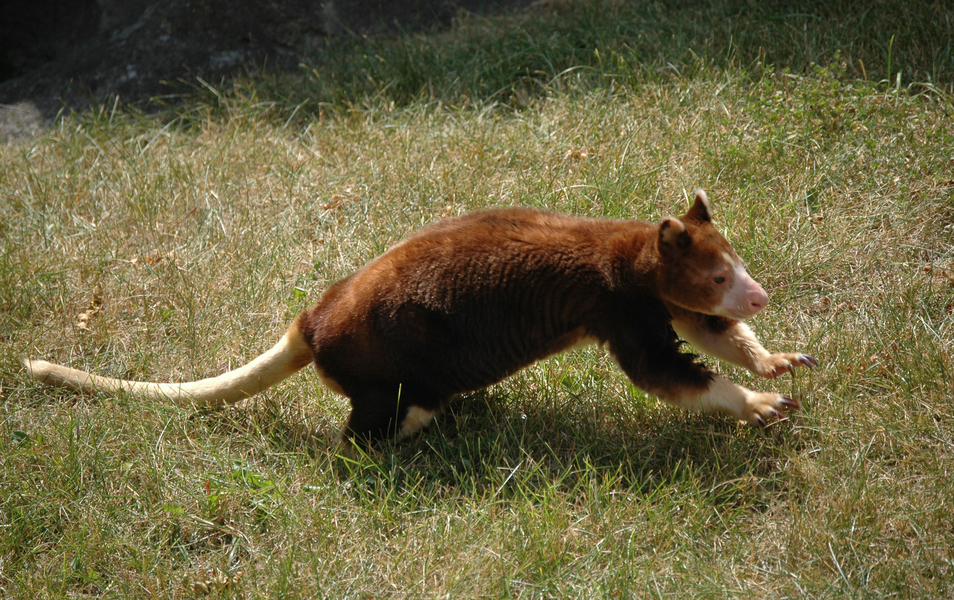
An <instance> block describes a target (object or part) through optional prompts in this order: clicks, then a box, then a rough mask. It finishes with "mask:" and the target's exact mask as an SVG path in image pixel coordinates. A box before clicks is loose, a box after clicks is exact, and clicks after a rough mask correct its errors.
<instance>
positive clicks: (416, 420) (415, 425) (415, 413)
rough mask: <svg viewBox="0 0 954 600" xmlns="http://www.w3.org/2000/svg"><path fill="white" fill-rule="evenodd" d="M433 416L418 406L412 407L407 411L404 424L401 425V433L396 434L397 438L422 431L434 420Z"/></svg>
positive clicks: (432, 413)
mask: <svg viewBox="0 0 954 600" xmlns="http://www.w3.org/2000/svg"><path fill="white" fill-rule="evenodd" d="M434 414H435V413H434V412H433V411H429V410H426V409H423V408H421V407H420V406H412V407H411V408H409V409H408V411H407V416H406V417H404V422H403V423H401V431H399V432H398V437H399V438H402V437H407V436H409V435H411V434H412V433H415V432H417V431H420V430H421V429H424V428H425V427H427V426H428V425H430V423H431V421H433V420H434Z"/></svg>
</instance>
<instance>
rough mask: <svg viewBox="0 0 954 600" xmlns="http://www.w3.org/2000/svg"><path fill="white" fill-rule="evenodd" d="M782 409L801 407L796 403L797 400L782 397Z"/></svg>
mask: <svg viewBox="0 0 954 600" xmlns="http://www.w3.org/2000/svg"><path fill="white" fill-rule="evenodd" d="M780 404H781V405H782V407H783V408H796V409H798V408H801V407H802V405H801V404H799V403H798V400H794V399H792V398H789V397H788V396H782V401H781V402H780Z"/></svg>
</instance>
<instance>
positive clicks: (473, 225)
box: [24, 190, 818, 442]
mask: <svg viewBox="0 0 954 600" xmlns="http://www.w3.org/2000/svg"><path fill="white" fill-rule="evenodd" d="M767 302H768V296H767V294H766V293H765V290H764V289H762V287H761V286H760V285H759V284H758V283H756V282H755V281H754V280H753V279H752V278H751V277H750V276H749V274H748V273H747V272H746V270H745V267H744V266H743V264H742V261H741V259H740V258H739V257H738V255H737V254H736V253H735V251H733V249H732V247H731V246H730V245H729V243H728V242H727V241H726V240H725V238H724V237H722V235H720V234H719V232H718V231H717V230H716V228H715V227H714V226H713V224H712V222H711V219H710V214H709V202H708V199H707V197H706V194H705V192H704V191H702V190H698V191H696V193H695V202H694V203H693V205H692V207H691V208H690V209H689V211H688V212H687V213H686V214H685V215H684V216H683V217H682V218H678V219H677V218H673V217H668V218H664V219H662V220H661V221H660V222H659V223H657V224H653V223H649V222H646V221H641V220H606V219H586V218H578V217H571V216H566V215H562V214H557V213H553V212H546V211H541V210H531V209H527V208H503V209H492V210H485V211H480V212H474V213H469V214H465V215H463V216H460V217H456V218H451V219H447V220H444V221H440V222H437V223H435V224H433V225H430V226H429V227H425V228H424V229H422V230H420V231H418V232H417V233H414V234H413V235H411V236H410V237H408V238H407V239H406V240H404V241H403V242H401V243H399V244H397V245H396V246H394V247H393V248H391V249H390V250H388V251H387V252H385V253H384V254H383V255H381V256H380V257H378V258H376V259H374V260H372V261H371V262H369V263H368V264H367V265H365V266H364V267H363V268H361V269H360V270H358V271H357V272H355V273H353V274H352V275H349V276H348V277H345V278H344V279H342V280H340V281H338V282H336V283H335V284H333V285H332V286H331V287H330V288H328V290H327V291H325V293H324V294H323V295H322V296H321V298H320V299H319V300H318V303H317V304H315V306H313V307H312V308H310V309H308V310H306V311H304V312H303V313H301V314H300V315H299V316H298V317H297V318H296V319H295V321H294V322H293V323H292V324H291V326H290V327H289V328H288V331H287V332H286V333H285V336H284V337H283V338H282V339H281V341H279V342H278V343H277V344H276V345H275V346H274V347H273V348H272V349H270V350H268V351H267V352H265V353H264V354H262V355H261V356H259V357H258V358H256V359H254V360H253V361H252V362H250V363H248V364H247V365H245V366H243V367H241V368H238V369H235V370H233V371H230V372H228V373H224V374H222V375H219V376H217V377H212V378H209V379H203V380H201V381H194V382H189V383H144V382H138V381H125V380H119V379H111V378H107V377H102V376H99V375H92V374H90V373H86V372H84V371H79V370H76V369H71V368H67V367H63V366H60V365H55V364H52V363H49V362H45V361H40V360H29V359H24V364H25V365H26V368H27V369H28V370H29V372H30V373H31V374H32V375H33V377H34V378H36V380H37V381H40V382H42V383H46V384H51V385H63V386H67V387H71V388H74V389H77V390H81V391H85V392H91V391H100V392H107V393H118V392H122V393H125V394H128V395H130V396H135V397H141V398H147V399H154V400H167V399H171V400H173V401H175V402H177V403H180V404H183V405H194V406H220V405H223V404H230V403H233V402H237V401H239V400H242V399H244V398H247V397H249V396H252V395H255V394H258V393H259V392H261V391H262V390H265V389H266V388H268V387H271V386H273V385H275V384H276V383H278V382H280V381H282V380H283V379H285V378H286V377H288V376H290V375H291V374H292V373H294V372H296V371H298V370H299V369H301V368H302V367H304V366H306V365H308V364H309V363H311V362H314V363H315V366H316V368H317V370H318V375H319V377H320V378H321V380H322V381H323V382H324V383H325V384H326V385H327V386H328V387H329V388H330V389H332V390H333V391H335V392H337V393H339V394H343V395H345V396H347V397H348V398H350V400H351V407H352V410H351V415H350V416H349V418H348V421H347V424H346V425H345V427H344V431H343V437H344V439H345V440H347V441H351V442H356V441H357V442H362V441H369V440H375V439H379V438H383V437H388V436H399V437H400V436H405V435H408V434H410V433H412V432H415V431H417V430H419V429H421V428H422V427H424V426H426V425H427V424H428V423H429V422H430V421H431V420H432V419H433V417H434V415H435V413H436V412H437V411H438V410H440V408H441V407H442V406H444V405H445V404H446V403H447V402H448V401H449V400H450V399H451V398H452V397H453V396H455V395H457V394H461V393H465V392H471V391H475V390H479V389H481V388H484V387H487V386H489V385H491V384H493V383H496V382H498V381H501V380H502V379H504V378H506V377H507V376H509V375H511V374H513V373H516V372H517V371H519V370H520V369H523V368H524V367H526V366H528V365H531V364H533V363H534V362H536V361H538V360H540V359H543V358H545V357H547V356H550V355H553V354H556V353H559V352H563V351H565V350H569V349H572V348H579V347H582V346H585V345H588V344H599V345H601V346H603V347H604V348H606V350H607V351H608V352H609V353H610V355H611V356H612V357H613V358H614V359H615V361H616V362H617V363H618V365H619V367H620V368H621V369H622V370H623V372H625V373H626V375H627V376H628V377H629V378H630V380H632V382H633V384H635V385H636V386H637V387H639V388H640V389H643V390H645V391H646V392H648V393H651V394H654V395H655V396H657V397H659V398H661V399H663V400H666V401H668V402H670V403H672V404H674V405H676V406H680V407H682V408H685V409H689V410H694V411H716V412H722V413H727V414H729V415H731V416H733V417H735V418H737V419H739V420H741V421H745V422H747V423H750V424H753V425H759V426H764V425H765V424H766V422H767V420H768V419H771V418H775V417H779V416H781V415H782V412H783V411H784V410H786V409H789V408H797V407H798V403H797V402H796V401H795V400H793V399H791V398H787V397H785V396H782V395H780V394H777V393H774V392H755V391H752V390H749V389H747V388H745V387H742V386H740V385H736V384H734V383H732V382H731V381H729V380H728V379H726V378H724V377H722V376H721V375H718V374H716V373H714V372H712V371H710V370H709V369H708V368H707V367H706V366H705V365H703V364H702V363H701V362H699V361H698V360H697V357H696V356H695V355H693V354H689V353H687V352H683V351H682V350H681V348H680V346H681V341H680V338H681V339H682V340H685V341H687V342H689V343H690V344H691V345H692V346H693V347H695V348H696V349H698V350H700V351H702V352H704V353H706V354H710V355H712V356H715V357H718V358H720V359H723V360H725V361H728V362H731V363H734V364H736V365H739V366H742V367H745V368H746V369H748V370H749V371H751V372H752V373H754V374H756V375H759V376H761V377H768V378H773V377H777V376H779V375H781V374H782V373H785V372H788V371H792V370H794V369H795V367H799V366H807V367H812V366H814V365H816V364H818V362H817V361H816V360H815V359H814V358H812V357H811V356H809V355H807V354H800V353H778V354H771V353H769V352H768V351H767V350H766V349H765V348H763V347H762V345H761V344H760V343H759V341H758V339H756V337H755V335H754V334H753V333H752V330H751V329H749V327H748V326H747V325H745V323H743V319H746V318H748V317H751V316H752V315H754V314H756V313H757V312H759V311H760V310H762V309H763V308H765V305H766V303H767Z"/></svg>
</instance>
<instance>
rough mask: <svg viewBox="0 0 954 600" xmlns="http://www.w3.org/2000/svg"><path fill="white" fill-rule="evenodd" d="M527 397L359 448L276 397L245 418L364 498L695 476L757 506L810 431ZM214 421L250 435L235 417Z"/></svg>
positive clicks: (468, 401) (498, 398) (493, 402)
mask: <svg viewBox="0 0 954 600" xmlns="http://www.w3.org/2000/svg"><path fill="white" fill-rule="evenodd" d="M521 397H523V398H524V399H523V400H519V399H515V398H514V397H511V396H510V395H508V394H507V393H506V392H501V391H500V390H491V391H484V392H479V393H475V394H469V395H467V396H466V397H464V398H460V399H458V400H457V401H456V402H454V403H452V405H451V406H450V407H448V409H447V410H445V411H444V412H443V413H441V414H440V415H439V416H438V418H437V419H436V420H435V421H434V423H433V424H432V425H431V426H430V427H428V428H426V429H425V430H423V431H422V432H420V433H418V434H416V435H414V436H413V437H411V438H409V439H406V440H401V441H385V442H380V443H378V444H375V445H374V446H373V447H371V448H369V449H367V450H360V449H359V450H357V451H346V450H345V448H343V447H342V446H339V445H338V444H337V443H336V440H337V437H338V432H339V425H338V423H337V422H336V421H335V420H334V418H333V417H332V416H330V415H329V416H328V418H327V419H323V420H322V422H321V423H320V424H319V429H318V430H315V429H311V430H308V429H307V424H306V423H305V422H303V421H301V420H299V419H296V418H294V417H293V416H290V415H289V414H288V412H284V411H285V409H284V408H283V407H282V406H281V405H279V404H278V403H274V402H272V403H264V404H261V403H260V406H259V408H258V409H257V410H255V412H257V413H258V414H255V415H252V416H247V417H240V418H239V419H240V420H242V421H247V420H249V419H251V420H252V421H254V422H255V423H257V424H256V425H255V426H256V427H257V428H259V429H262V428H263V425H262V424H267V425H266V426H265V427H264V428H265V429H267V432H266V436H265V437H266V439H267V440H268V443H269V444H270V445H271V446H272V447H273V448H274V449H276V450H280V451H283V452H287V451H293V452H304V453H307V454H309V455H310V456H311V457H313V458H316V459H317V458H319V457H324V458H328V459H329V464H330V465H332V469H333V471H334V476H335V477H336V478H337V479H338V480H339V481H340V482H341V483H342V484H343V485H346V487H347V488H348V489H350V490H352V493H353V494H355V496H356V500H360V498H361V497H363V496H368V497H369V499H370V498H371V497H375V498H378V497H380V496H381V494H399V495H400V494H402V493H405V492H406V493H419V492H420V491H421V490H422V489H424V490H430V493H433V494H438V495H443V494H473V495H481V494H484V493H486V492H487V490H488V489H489V490H492V491H494V492H495V493H496V494H501V495H506V494H508V493H510V492H511V491H512V490H524V491H526V490H527V489H533V488H539V487H540V486H554V485H558V486H561V487H565V488H566V489H570V490H572V489H574V488H575V486H578V485H580V484H581V483H582V482H584V480H586V479H587V478H592V477H594V476H596V477H602V478H606V477H609V478H611V480H612V481H613V482H614V483H613V485H614V486H616V487H618V488H619V489H618V490H617V491H629V492H645V493H651V492H652V491H653V490H656V489H658V488H659V487H660V486H664V487H665V486H673V485H679V484H680V483H681V482H685V481H686V480H687V479H691V480H692V481H693V483H694V485H698V486H700V487H702V488H703V489H709V490H711V491H712V493H713V494H716V495H718V496H720V498H723V500H724V501H726V502H731V503H737V502H744V503H745V504H746V505H749V504H751V503H752V502H755V503H758V500H757V498H758V497H759V496H760V495H761V494H760V492H766V491H775V490H778V489H782V488H785V487H787V479H788V477H787V475H786V471H785V468H784V464H785V463H786V462H787V458H788V457H790V456H792V455H793V454H794V453H797V452H798V450H799V448H800V447H801V446H803V445H804V443H805V442H804V438H805V437H806V432H807V431H809V430H808V429H806V428H804V427H799V426H798V425H797V423H798V421H800V420H801V419H802V417H801V416H798V415H795V416H793V417H792V420H791V421H782V422H776V423H774V424H772V425H770V426H769V427H768V428H766V429H763V430H759V429H755V428H752V427H747V426H741V425H739V424H738V423H736V422H734V421H733V420H732V419H730V418H727V417H723V416H719V415H701V414H692V413H686V412H684V411H680V410H678V409H673V408H670V407H666V406H661V405H656V404H654V403H653V402H649V401H645V400H640V399H639V398H633V399H629V400H628V401H618V402H613V403H610V405H609V406H601V405H597V404H594V403H592V402H591V403H589V404H586V403H582V402H580V401H578V400H577V399H574V398H572V397H570V398H568V397H565V396H564V397H560V396H559V395H556V396H549V395H548V396H546V397H544V398H529V399H528V398H526V397H525V395H522V396H521ZM253 410H254V409H253ZM212 420H213V421H216V419H215V418H214V417H213V419H212ZM227 422H231V424H232V425H228V424H227ZM314 424H315V423H314V422H313V421H312V422H311V425H314ZM213 426H214V427H217V428H219V427H223V426H224V427H226V428H228V427H230V426H234V427H243V428H244V425H241V424H239V423H236V421H235V420H234V417H232V418H229V419H228V420H227V421H226V420H224V419H223V420H222V421H219V422H218V424H217V425H213ZM740 493H741V494H743V496H747V497H744V498H740V497H739V494H740Z"/></svg>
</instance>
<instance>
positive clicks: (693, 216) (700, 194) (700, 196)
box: [683, 190, 712, 223]
mask: <svg viewBox="0 0 954 600" xmlns="http://www.w3.org/2000/svg"><path fill="white" fill-rule="evenodd" d="M695 193H696V201H695V202H693V203H692V208H690V209H689V212H687V213H686V216H685V217H683V218H684V219H685V220H687V221H693V222H695V223H709V222H710V221H712V219H711V218H710V217H709V196H707V195H706V192H705V190H696V192H695Z"/></svg>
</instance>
